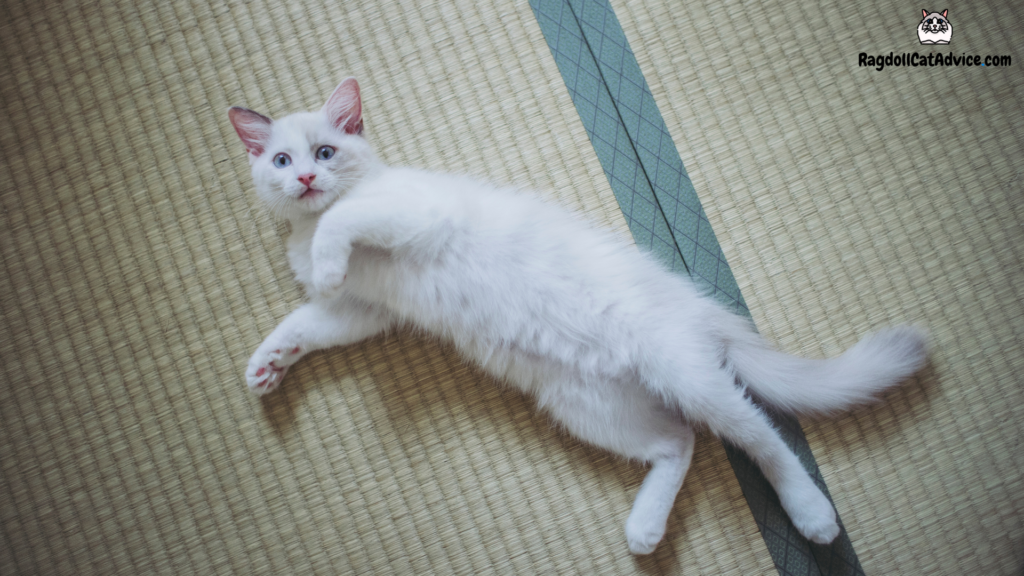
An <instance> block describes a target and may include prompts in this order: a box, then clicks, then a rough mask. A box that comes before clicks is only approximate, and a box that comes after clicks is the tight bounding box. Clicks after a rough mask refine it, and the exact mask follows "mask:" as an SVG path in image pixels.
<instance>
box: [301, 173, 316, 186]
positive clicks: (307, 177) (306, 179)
mask: <svg viewBox="0 0 1024 576" xmlns="http://www.w3.org/2000/svg"><path fill="white" fill-rule="evenodd" d="M314 179H316V174H303V175H302V176H299V182H302V185H303V186H305V187H306V188H309V187H310V186H312V185H313V180H314Z"/></svg>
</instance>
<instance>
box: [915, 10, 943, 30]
mask: <svg viewBox="0 0 1024 576" xmlns="http://www.w3.org/2000/svg"><path fill="white" fill-rule="evenodd" d="M948 13H949V10H943V11H942V14H939V13H938V12H928V11H927V10H923V9H922V10H921V14H922V15H923V16H924V18H922V19H921V30H924V31H925V32H930V33H933V34H938V33H941V32H946V31H947V30H949V20H947V19H946V14H948Z"/></svg>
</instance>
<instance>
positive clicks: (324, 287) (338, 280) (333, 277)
mask: <svg viewBox="0 0 1024 576" xmlns="http://www.w3.org/2000/svg"><path fill="white" fill-rule="evenodd" d="M347 278H348V263H347V262H330V263H328V262H322V263H317V262H314V263H313V292H314V293H315V294H317V295H320V296H334V295H336V294H337V293H338V292H340V291H341V288H342V285H343V284H344V283H345V280H346V279H347Z"/></svg>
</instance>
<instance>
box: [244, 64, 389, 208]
mask: <svg viewBox="0 0 1024 576" xmlns="http://www.w3.org/2000/svg"><path fill="white" fill-rule="evenodd" d="M228 117H229V118H230V119H231V124H232V125H233V126H234V127H235V131H236V132H238V137H239V138H241V139H242V143H243V144H245V149H246V151H247V152H248V153H249V165H250V166H251V167H252V179H253V182H254V183H255V185H256V192H257V194H259V197H260V199H262V200H263V201H264V202H265V203H266V204H267V207H268V208H269V209H270V211H271V212H272V213H274V214H275V215H277V216H281V217H285V218H294V217H298V216H302V215H305V214H316V213H319V212H322V211H324V210H325V209H327V207H328V206H330V205H331V204H333V203H334V201H335V200H337V199H338V198H340V197H342V196H344V195H345V193H347V192H348V191H349V190H351V188H352V187H353V186H354V185H355V184H356V183H358V181H359V179H360V178H362V177H363V176H364V175H365V174H366V172H367V170H368V169H369V168H370V167H371V166H372V165H373V164H374V163H375V162H376V156H375V155H374V153H373V150H372V149H371V148H370V145H369V143H368V142H367V141H366V138H364V137H363V116H362V103H361V101H360V98H359V84H358V83H357V82H356V79H355V78H347V79H345V80H344V81H343V82H342V83H341V84H340V85H338V87H337V88H335V90H334V93H333V94H331V97H330V98H328V99H327V103H326V104H324V107H323V108H321V109H320V110H319V111H318V112H299V113H296V114H290V115H288V116H285V117H284V118H281V119H279V120H271V119H270V118H268V117H266V116H264V115H262V114H260V113H258V112H254V111H252V110H249V109H247V108H240V107H237V106H235V107H232V108H230V109H228Z"/></svg>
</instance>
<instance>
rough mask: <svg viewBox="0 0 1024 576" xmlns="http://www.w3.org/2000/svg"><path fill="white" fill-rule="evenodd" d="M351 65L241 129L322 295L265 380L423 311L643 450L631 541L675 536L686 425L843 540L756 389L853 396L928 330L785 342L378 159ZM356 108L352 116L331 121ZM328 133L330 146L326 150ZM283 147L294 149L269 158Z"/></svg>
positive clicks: (796, 400)
mask: <svg viewBox="0 0 1024 576" xmlns="http://www.w3.org/2000/svg"><path fill="white" fill-rule="evenodd" d="M354 82H355V81H354V80H352V79H349V80H346V81H345V82H343V83H342V86H339V88H338V90H339V91H341V90H344V91H346V99H340V98H335V97H334V96H332V101H334V102H335V104H334V106H333V107H331V106H325V107H324V109H323V110H321V111H320V112H318V113H302V114H293V115H291V116H287V117H285V118H282V119H280V120H278V121H274V122H273V123H272V125H271V126H270V130H269V136H266V137H262V136H261V138H263V139H262V140H261V141H259V142H250V141H247V140H246V137H245V136H243V140H244V141H246V145H247V147H248V148H249V149H250V150H253V149H254V148H257V149H261V150H263V152H262V153H261V154H250V160H251V163H252V173H253V179H254V180H255V183H256V189H257V191H258V192H259V195H260V197H261V198H262V199H263V200H264V201H265V202H267V204H268V206H270V208H271V210H272V211H273V212H275V213H276V214H278V215H280V216H283V217H286V218H288V219H289V220H290V221H291V224H292V236H291V238H290V239H289V240H288V257H289V260H290V262H291V265H292V268H293V269H294V270H295V273H296V277H297V278H298V280H299V281H300V282H301V283H302V284H303V285H304V286H305V287H306V288H307V291H308V293H309V294H310V295H311V299H310V302H309V303H308V304H306V305H304V306H302V307H300V308H299V309H298V310H296V311H295V312H293V313H292V314H291V315H289V316H288V317H287V318H285V320H284V321H283V322H282V323H281V324H280V326H278V328H277V329H276V330H274V331H273V333H272V334H270V336H269V337H267V339H266V340H265V341H264V343H263V344H262V345H260V347H259V348H258V349H257V350H256V353H255V354H254V355H253V357H252V360H251V361H250V364H249V368H248V370H247V372H246V377H247V380H248V383H249V386H250V388H251V389H252V390H253V391H254V392H256V393H259V394H262V393H266V392H269V391H271V390H272V389H274V388H275V387H276V386H277V385H278V384H279V383H280V381H281V379H282V378H283V376H284V373H285V371H286V370H287V367H288V366H290V365H292V364H293V363H294V362H296V361H297V360H298V359H299V358H301V356H302V355H304V354H306V353H308V352H310V351H313V350H316V349H321V348H326V347H330V346H338V345H345V344H349V343H352V342H356V341H359V340H361V339H363V338H366V337H368V336H371V335H373V334H376V333H378V332H381V331H383V330H385V329H386V328H387V327H389V326H392V325H395V324H407V325H412V326H415V327H417V328H419V329H422V330H424V331H426V332H429V333H431V334H434V335H436V336H438V337H441V338H444V339H446V340H449V341H451V342H453V343H454V344H455V346H457V347H458V349H459V350H460V351H461V352H462V354H463V355H464V356H465V357H466V358H467V359H468V360H470V361H472V362H474V363H476V364H478V365H479V366H482V367H483V368H484V369H485V370H486V371H487V372H489V373H490V374H492V375H494V376H495V377H496V378H498V379H500V380H502V381H504V382H507V383H509V384H511V385H513V386H515V387H517V388H519V389H520V390H522V391H524V392H526V393H528V394H531V395H533V396H534V397H535V398H536V399H537V401H538V402H539V404H540V406H542V407H543V408H544V409H546V410H547V411H548V412H549V413H550V414H551V416H552V417H553V418H554V419H555V420H556V421H558V422H559V423H560V424H561V425H562V426H563V427H564V428H565V429H566V430H567V431H569V432H570V433H572V434H574V435H576V436H578V437H579V438H581V439H583V440H586V441H588V442H590V443H592V444H595V445H597V446H600V447H603V448H605V449H608V450H610V451H612V452H614V453H616V454H619V455H622V456H624V457H626V458H630V459H635V460H639V461H644V462H649V463H651V464H652V468H651V471H650V472H649V473H648V475H647V478H646V479H645V480H644V482H643V485H642V486H641V488H640V491H639V493H638V494H637V497H636V502H635V504H634V506H633V511H632V513H631V514H630V515H629V518H628V520H627V522H626V537H627V542H628V545H629V549H630V550H631V551H632V552H634V553H637V554H646V553H650V552H651V551H653V550H654V548H655V546H656V545H657V544H658V542H659V541H660V540H661V538H662V536H663V535H664V531H665V523H666V519H667V518H668V514H669V512H670V510H671V508H672V503H673V501H674V499H675V496H676V493H677V492H678V491H679V488H680V486H682V483H683V478H684V476H685V475H686V471H687V468H688V467H689V464H690V458H691V456H692V454H693V442H694V435H693V431H692V429H691V423H692V424H704V425H706V426H707V427H708V428H709V429H710V430H711V431H712V432H714V433H715V434H717V435H718V436H720V437H722V438H723V439H724V440H726V441H728V442H731V443H733V444H735V445H737V446H738V447H740V448H742V449H743V450H745V451H746V452H747V453H748V454H750V456H751V457H752V458H753V459H754V461H755V462H756V463H757V464H758V466H759V467H760V468H761V470H762V471H763V472H764V474H765V476H766V477H767V478H768V480H769V481H770V482H771V484H772V485H773V486H774V487H775V489H776V491H777V492H778V494H779V497H780V499H781V502H782V505H783V507H784V508H785V510H786V511H787V513H788V514H789V515H790V518H792V520H793V522H794V524H795V525H796V527H797V529H798V530H799V531H800V532H801V534H803V535H804V536H806V537H807V538H809V539H810V540H813V541H815V542H819V543H826V542H830V541H832V539H834V538H835V536H836V535H837V534H838V533H839V526H838V524H837V523H836V516H835V511H834V510H833V508H832V506H831V504H830V503H829V501H828V499H827V498H826V497H825V496H824V495H823V494H822V493H821V491H820V490H819V489H818V488H817V486H816V485H815V484H814V482H813V481H812V480H811V478H810V476H808V474H807V472H805V471H804V469H803V467H802V466H801V464H800V462H799V461H798V459H797V457H796V456H795V455H794V454H793V453H792V452H791V451H790V450H789V448H788V447H787V446H786V445H785V443H784V442H783V441H782V439H781V438H780V437H779V435H778V434H777V433H776V432H775V430H774V429H773V427H772V425H771V424H770V422H769V421H768V420H767V418H766V417H765V416H764V414H763V413H762V412H761V410H759V409H758V408H757V407H756V406H755V405H754V404H753V403H752V402H751V401H750V400H749V399H748V398H747V397H746V396H745V392H744V390H745V387H749V389H750V390H751V391H753V393H754V394H756V395H758V396H759V397H761V398H762V399H764V400H765V401H766V402H769V403H771V404H773V405H775V406H777V407H778V408H781V409H784V410H788V411H797V412H813V411H816V412H821V411H832V410H840V409H844V408H847V407H849V406H852V405H854V404H857V403H860V402H863V401H866V400H868V399H869V398H870V397H871V395H872V394H874V393H876V392H878V391H880V390H882V389H884V388H886V387H887V386H891V385H893V384H895V383H897V382H898V381H900V380H902V379H904V378H906V377H908V376H910V375H911V374H912V373H913V372H914V371H915V370H917V369H918V368H919V367H920V366H921V365H922V364H923V362H924V360H925V354H926V352H925V345H924V336H923V334H922V333H921V332H919V331H917V330H916V329H913V328H907V327H902V328H896V329H893V330H889V331H885V332H882V333H880V334H877V335H875V336H873V337H870V338H867V339H865V340H863V341H862V342H860V343H859V344H857V345H856V346H854V347H853V348H851V349H850V350H849V351H848V352H847V353H846V354H844V355H842V356H840V357H839V358H836V359H832V360H805V359H801V358H797V357H794V356H790V355H787V354H783V353H781V352H777V351H774V350H772V349H771V348H770V347H769V346H768V345H767V344H766V343H765V342H764V341H763V340H762V339H761V338H760V337H759V336H758V335H757V334H756V333H755V332H754V331H753V329H752V327H751V326H750V324H749V323H748V322H747V321H745V320H744V319H742V318H739V317H737V316H735V315H733V314H731V313H729V312H727V311H726V310H725V309H724V308H722V307H721V306H720V305H718V304H717V303H716V302H715V301H714V300H712V299H710V298H708V297H706V296H704V295H702V294H700V293H698V291H697V290H696V289H695V288H694V286H693V285H692V284H691V283H690V281H689V280H688V279H686V278H683V277H680V276H678V275H675V274H672V273H669V272H667V271H666V270H665V269H664V268H663V267H662V266H660V265H659V264H657V263H656V262H655V261H654V260H653V259H652V258H651V257H649V256H647V255H645V254H643V253H640V252H638V251H637V250H636V249H635V248H634V247H632V246H630V245H628V244H626V243H624V242H622V241H620V240H619V239H617V238H615V237H614V236H613V235H612V234H610V233H608V232H606V231H603V230H600V229H598V228H595V227H593V226H591V225H590V224H588V223H586V222H585V221H583V220H582V219H581V218H579V217H577V216H576V215H574V214H572V213H571V212H569V211H566V210H564V209H562V208H560V207H557V206H555V205H552V204H549V203H546V202H543V201H541V200H539V199H537V198H536V197H535V196H533V195H531V194H529V193H525V192H520V191H515V190H511V189H506V188H500V187H496V186H493V185H490V184H487V183H484V182H480V181H478V180H474V179H471V178H467V177H462V176H453V175H447V174H437V173H431V172H425V171H421V170H415V169H410V168H392V167H388V166H386V165H384V164H383V163H381V162H380V161H379V160H378V159H377V158H376V157H375V156H374V155H373V153H372V151H371V150H370V148H369V145H368V144H367V143H366V140H365V139H364V138H363V136H362V135H361V132H362V125H361V119H360V118H358V113H359V111H360V110H361V109H360V110H357V111H356V112H355V113H354V114H355V116H353V112H352V110H351V109H347V108H346V107H345V106H340V107H339V106H338V105H337V101H339V100H343V101H346V102H349V101H352V96H351V95H352V93H353V91H354V93H355V99H354V102H355V104H354V105H355V106H359V103H358V102H359V100H358V86H356V85H355V84H354ZM336 94H337V91H336ZM329 103H330V102H329ZM261 118H262V117H261ZM266 120H268V119H266ZM232 121H233V122H235V116H234V115H233V116H232ZM268 121H269V120H268ZM356 122H358V123H359V126H358V131H357V130H355V129H354V128H349V129H342V128H335V126H339V125H343V127H344V126H354V125H355V123H356ZM236 127H237V124H236ZM243 128H244V127H242V128H239V134H240V135H242V134H243ZM245 133H246V134H254V133H256V134H262V132H261V131H260V130H256V131H253V130H250V131H249V132H245ZM325 144H327V145H331V146H335V147H336V148H337V154H336V155H335V157H334V158H333V159H332V161H329V162H321V161H318V160H315V159H314V157H313V154H315V151H316V150H317V149H318V148H319V147H320V146H322V145H325ZM279 151H287V152H288V153H289V154H291V155H292V157H293V159H294V160H293V164H292V166H290V167H287V168H275V167H274V166H273V164H272V163H271V162H272V158H273V156H274V154H276V153H277V152H279ZM302 173H315V174H316V175H317V176H316V178H317V180H316V181H317V182H322V183H324V184H325V186H324V188H325V189H324V191H323V194H322V195H318V196H317V198H315V199H313V200H309V199H300V198H299V197H298V195H299V194H300V193H301V190H302V189H303V188H304V186H302V185H297V184H296V178H297V175H298V174H302ZM737 377H738V378H739V381H740V382H741V383H742V384H743V386H740V385H737Z"/></svg>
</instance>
